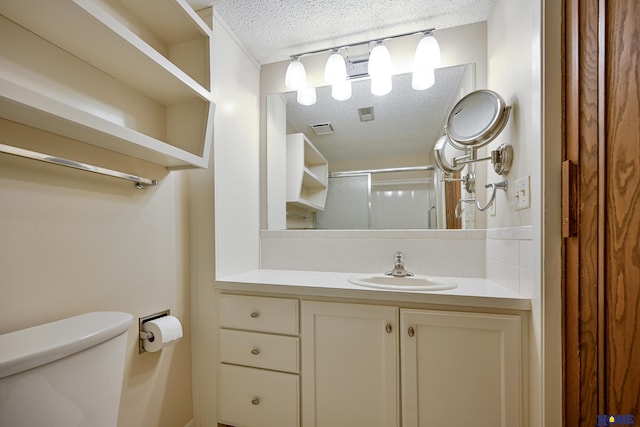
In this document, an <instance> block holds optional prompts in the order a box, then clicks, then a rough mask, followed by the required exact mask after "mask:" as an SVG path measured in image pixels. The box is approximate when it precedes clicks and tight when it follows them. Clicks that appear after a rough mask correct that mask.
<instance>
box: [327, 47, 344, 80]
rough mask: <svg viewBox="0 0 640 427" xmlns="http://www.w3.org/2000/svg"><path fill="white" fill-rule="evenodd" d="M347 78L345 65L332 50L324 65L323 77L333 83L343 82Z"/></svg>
mask: <svg viewBox="0 0 640 427" xmlns="http://www.w3.org/2000/svg"><path fill="white" fill-rule="evenodd" d="M346 78H347V65H346V64H345V62H344V58H343V57H342V55H340V54H339V53H338V52H333V53H332V54H331V56H329V59H327V64H326V65H325V67H324V79H325V80H326V81H327V83H329V84H331V85H333V84H336V83H340V82H343V81H344V80H345V79H346Z"/></svg>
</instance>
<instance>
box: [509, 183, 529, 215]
mask: <svg viewBox="0 0 640 427" xmlns="http://www.w3.org/2000/svg"><path fill="white" fill-rule="evenodd" d="M513 201H514V203H515V207H516V210H520V209H528V208H530V207H531V192H530V190H529V175H527V176H525V177H523V178H520V179H519V180H517V181H516V182H515V183H514V184H513Z"/></svg>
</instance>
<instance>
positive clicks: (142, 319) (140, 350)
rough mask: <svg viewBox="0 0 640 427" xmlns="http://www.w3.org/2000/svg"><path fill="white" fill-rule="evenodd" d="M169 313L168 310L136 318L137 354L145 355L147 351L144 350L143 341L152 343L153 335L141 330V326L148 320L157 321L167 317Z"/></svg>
mask: <svg viewBox="0 0 640 427" xmlns="http://www.w3.org/2000/svg"><path fill="white" fill-rule="evenodd" d="M170 314H171V311H170V310H169V309H167V310H164V311H160V312H158V313H154V314H150V315H148V316H144V317H140V318H138V354H141V353H146V352H147V350H145V349H144V346H143V344H144V340H149V341H153V338H154V337H153V333H152V332H147V331H144V330H142V325H144V324H145V323H146V322H148V321H150V320H155V319H159V318H161V317H164V316H169V315H170Z"/></svg>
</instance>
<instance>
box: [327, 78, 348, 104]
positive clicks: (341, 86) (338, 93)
mask: <svg viewBox="0 0 640 427" xmlns="http://www.w3.org/2000/svg"><path fill="white" fill-rule="evenodd" d="M331 96H332V97H333V99H335V100H336V101H346V100H347V99H349V98H351V82H350V81H349V80H345V81H342V82H338V83H334V84H333V85H332V86H331Z"/></svg>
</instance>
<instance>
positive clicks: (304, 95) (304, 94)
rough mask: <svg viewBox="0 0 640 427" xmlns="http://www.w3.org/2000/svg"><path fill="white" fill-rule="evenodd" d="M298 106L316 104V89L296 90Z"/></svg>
mask: <svg viewBox="0 0 640 427" xmlns="http://www.w3.org/2000/svg"><path fill="white" fill-rule="evenodd" d="M297 100H298V104H300V105H313V104H315V103H316V88H315V87H307V88H303V89H300V90H298V93H297Z"/></svg>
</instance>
